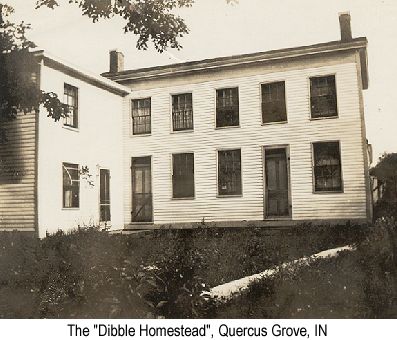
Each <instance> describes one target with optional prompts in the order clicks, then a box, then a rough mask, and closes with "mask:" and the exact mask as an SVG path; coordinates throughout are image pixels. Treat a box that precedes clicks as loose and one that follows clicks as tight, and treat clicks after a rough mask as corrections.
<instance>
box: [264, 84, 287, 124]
mask: <svg viewBox="0 0 397 340" xmlns="http://www.w3.org/2000/svg"><path fill="white" fill-rule="evenodd" d="M261 90H262V123H263V124H267V123H276V122H286V121H287V107H286V104H285V82H284V81H279V82H275V83H267V84H262V85H261Z"/></svg>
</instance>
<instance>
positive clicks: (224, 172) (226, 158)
mask: <svg viewBox="0 0 397 340" xmlns="http://www.w3.org/2000/svg"><path fill="white" fill-rule="evenodd" d="M241 194H242V186H241V150H240V149H236V150H220V151H218V195H220V196H227V195H241Z"/></svg>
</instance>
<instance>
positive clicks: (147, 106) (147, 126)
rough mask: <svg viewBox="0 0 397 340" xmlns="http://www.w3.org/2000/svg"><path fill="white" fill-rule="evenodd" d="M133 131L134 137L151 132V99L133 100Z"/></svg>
mask: <svg viewBox="0 0 397 340" xmlns="http://www.w3.org/2000/svg"><path fill="white" fill-rule="evenodd" d="M132 131H133V134H134V135H139V134H145V133H150V132H151V99H150V98H145V99H134V100H132Z"/></svg>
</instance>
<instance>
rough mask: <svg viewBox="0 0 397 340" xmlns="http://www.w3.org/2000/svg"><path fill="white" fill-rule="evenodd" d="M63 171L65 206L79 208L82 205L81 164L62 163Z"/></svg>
mask: <svg viewBox="0 0 397 340" xmlns="http://www.w3.org/2000/svg"><path fill="white" fill-rule="evenodd" d="M62 173H63V207H64V208H78V207H79V206H80V172H79V165H78V164H72V163H62Z"/></svg>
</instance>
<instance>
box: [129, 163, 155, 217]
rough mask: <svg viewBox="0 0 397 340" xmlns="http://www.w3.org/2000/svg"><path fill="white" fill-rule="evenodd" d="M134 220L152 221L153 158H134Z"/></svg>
mask: <svg viewBox="0 0 397 340" xmlns="http://www.w3.org/2000/svg"><path fill="white" fill-rule="evenodd" d="M131 170H132V211H131V216H132V222H152V221H153V202H152V171H151V158H150V157H138V158H132V165H131Z"/></svg>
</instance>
